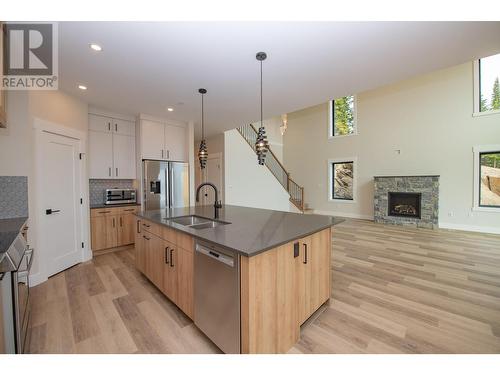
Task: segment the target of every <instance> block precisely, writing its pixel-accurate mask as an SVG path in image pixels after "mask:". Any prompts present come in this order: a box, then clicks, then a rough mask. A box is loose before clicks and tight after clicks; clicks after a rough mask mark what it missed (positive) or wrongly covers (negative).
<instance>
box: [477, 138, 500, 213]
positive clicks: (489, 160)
mask: <svg viewBox="0 0 500 375" xmlns="http://www.w3.org/2000/svg"><path fill="white" fill-rule="evenodd" d="M474 167H475V168H474V179H475V183H474V200H475V202H474V208H475V209H477V210H484V211H499V212H500V145H494V146H478V147H474Z"/></svg>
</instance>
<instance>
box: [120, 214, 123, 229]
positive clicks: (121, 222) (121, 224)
mask: <svg viewBox="0 0 500 375" xmlns="http://www.w3.org/2000/svg"><path fill="white" fill-rule="evenodd" d="M120 226H121V227H123V220H122V217H121V216H120Z"/></svg>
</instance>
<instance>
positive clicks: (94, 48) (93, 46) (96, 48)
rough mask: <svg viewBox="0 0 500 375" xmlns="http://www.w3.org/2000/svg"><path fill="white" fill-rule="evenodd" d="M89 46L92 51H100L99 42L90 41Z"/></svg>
mask: <svg viewBox="0 0 500 375" xmlns="http://www.w3.org/2000/svg"><path fill="white" fill-rule="evenodd" d="M89 47H90V48H92V49H93V50H94V51H98V52H100V51H102V47H101V46H100V45H99V44H95V43H90V44H89Z"/></svg>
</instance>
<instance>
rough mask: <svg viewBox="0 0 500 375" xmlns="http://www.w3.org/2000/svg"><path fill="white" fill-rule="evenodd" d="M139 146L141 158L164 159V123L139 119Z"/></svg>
mask: <svg viewBox="0 0 500 375" xmlns="http://www.w3.org/2000/svg"><path fill="white" fill-rule="evenodd" d="M141 127H142V128H141V147H142V158H143V159H155V160H161V159H165V158H166V155H165V124H164V123H162V122H156V121H149V120H141Z"/></svg>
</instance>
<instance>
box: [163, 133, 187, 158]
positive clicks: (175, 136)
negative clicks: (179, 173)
mask: <svg viewBox="0 0 500 375" xmlns="http://www.w3.org/2000/svg"><path fill="white" fill-rule="evenodd" d="M165 151H166V154H167V155H166V159H168V160H173V161H187V152H186V128H183V127H180V126H174V125H169V124H166V125H165Z"/></svg>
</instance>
